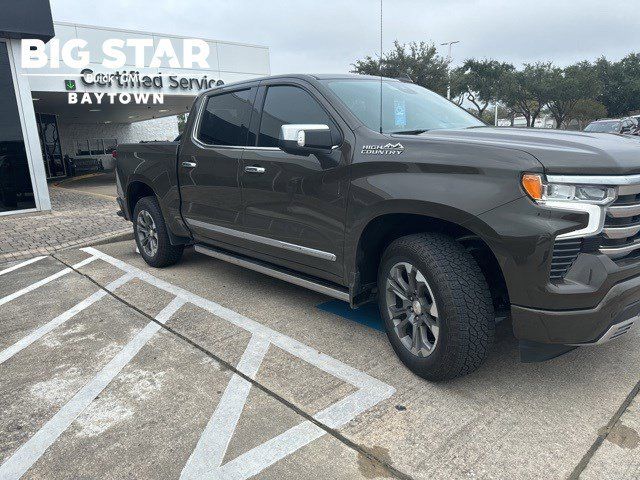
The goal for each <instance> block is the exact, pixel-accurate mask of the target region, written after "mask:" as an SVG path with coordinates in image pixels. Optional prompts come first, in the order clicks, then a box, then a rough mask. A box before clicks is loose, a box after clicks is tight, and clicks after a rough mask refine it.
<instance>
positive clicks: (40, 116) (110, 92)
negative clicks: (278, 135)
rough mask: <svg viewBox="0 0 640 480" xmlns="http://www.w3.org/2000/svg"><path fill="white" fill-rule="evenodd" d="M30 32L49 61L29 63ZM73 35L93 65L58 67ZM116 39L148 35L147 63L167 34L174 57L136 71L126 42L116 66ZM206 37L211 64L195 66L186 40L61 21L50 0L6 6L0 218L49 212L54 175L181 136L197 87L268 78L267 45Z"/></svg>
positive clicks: (1, 27)
mask: <svg viewBox="0 0 640 480" xmlns="http://www.w3.org/2000/svg"><path fill="white" fill-rule="evenodd" d="M22 39H40V40H43V41H45V42H47V43H46V45H45V49H44V53H45V54H46V58H47V62H46V64H45V65H42V66H38V68H27V66H25V65H23V63H22V53H21V48H22ZM74 39H81V40H84V41H85V42H86V46H85V47H84V48H82V50H83V51H86V52H88V55H89V58H90V63H89V64H88V65H87V66H85V67H84V68H72V67H70V66H68V65H66V64H65V63H64V62H63V61H62V60H60V62H59V66H58V68H55V66H56V65H55V64H56V62H55V60H56V58H57V57H58V56H59V54H60V50H61V48H62V46H64V45H65V44H67V43H68V42H69V41H70V40H74ZM109 39H119V40H122V41H123V43H124V44H125V45H128V44H129V43H128V42H127V41H128V40H130V39H133V40H134V41H136V42H138V41H140V40H142V41H143V42H146V43H145V44H148V45H150V47H149V48H146V49H144V65H151V64H152V61H151V60H152V57H153V55H154V47H156V46H157V45H159V44H161V43H162V44H164V45H166V44H167V40H169V42H170V45H171V46H172V48H173V50H174V51H175V56H174V58H171V56H169V55H163V56H160V58H157V59H156V60H155V64H154V67H153V68H152V67H145V68H136V67H135V64H136V62H135V60H136V58H135V57H136V51H135V49H134V48H133V47H127V46H125V47H123V48H122V49H121V51H122V53H123V54H124V56H125V57H126V59H125V60H124V66H123V67H121V68H117V69H108V68H105V67H104V63H103V60H104V59H105V57H104V53H103V42H104V41H105V40H109ZM203 40H204V41H205V42H206V44H207V45H208V55H207V56H206V63H207V64H208V68H202V67H201V66H200V65H198V64H197V63H195V66H196V68H185V66H188V65H185V64H188V62H183V61H182V60H184V58H183V45H184V42H190V39H187V38H186V37H177V36H172V35H167V34H160V33H149V32H141V31H131V30H121V29H112V28H105V27H98V26H89V25H76V24H70V23H62V22H53V21H52V18H51V10H50V6H49V1H48V0H22V1H21V2H12V5H11V6H9V7H8V8H5V11H4V12H3V15H2V16H0V92H2V94H1V95H0V215H6V214H10V213H16V212H20V213H22V212H29V211H37V210H50V209H51V203H50V200H49V190H48V185H47V181H49V180H51V179H58V178H62V177H66V176H68V175H71V174H73V173H77V171H78V169H79V168H88V167H91V166H96V165H99V166H100V168H105V169H109V168H111V167H112V166H113V159H112V156H111V152H112V151H113V150H114V149H115V148H116V147H117V145H118V144H119V143H129V142H139V141H154V140H173V139H174V138H175V137H176V136H177V134H178V121H177V119H176V115H179V114H184V113H187V112H188V111H189V109H190V107H191V103H192V101H193V99H194V98H195V96H196V95H197V94H198V93H199V92H201V91H202V90H205V89H207V88H211V87H212V86H215V85H219V84H221V83H230V82H234V81H239V80H244V79H248V78H254V77H257V76H263V75H269V73H270V63H269V49H268V48H267V47H263V46H258V45H247V44H239V43H232V42H222V41H218V40H210V39H203ZM75 53H76V55H77V52H75ZM138 53H139V52H138ZM42 58H45V57H42ZM108 58H112V57H108ZM201 58H202V57H201ZM139 61H140V58H138V62H139ZM176 61H177V63H176ZM178 64H179V66H178ZM87 94H88V95H87Z"/></svg>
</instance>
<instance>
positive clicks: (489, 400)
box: [0, 242, 640, 479]
mask: <svg viewBox="0 0 640 480" xmlns="http://www.w3.org/2000/svg"><path fill="white" fill-rule="evenodd" d="M91 256H95V257H97V258H96V259H95V260H93V261H90V262H88V260H87V259H89V258H90V257H91ZM56 257H57V259H54V258H51V257H47V258H43V259H41V260H38V261H36V262H33V263H31V264H28V265H25V266H24V267H21V268H17V269H14V270H11V271H9V272H7V273H6V274H2V272H1V271H0V339H2V340H1V343H0V392H1V393H0V411H2V412H3V415H2V416H0V431H2V432H4V433H3V435H2V436H1V438H2V440H0V464H1V466H0V478H19V475H18V474H20V475H22V474H24V478H51V477H56V478H71V477H73V478H78V477H84V478H94V477H101V478H103V477H105V476H106V477H108V478H122V477H130V476H136V477H138V478H159V477H161V478H177V477H180V476H182V477H183V478H249V477H251V476H255V478H425V479H426V478H429V479H434V478H436V479H437V478H545V479H547V478H568V477H572V476H573V477H576V476H577V475H578V474H582V477H583V478H615V479H618V478H638V468H640V467H639V465H640V464H639V463H638V458H640V455H639V454H638V452H640V450H639V448H640V447H639V446H638V433H637V432H638V431H639V430H638V429H640V420H639V419H640V416H639V414H638V404H637V399H636V398H635V394H636V393H637V387H638V381H639V380H640V374H639V373H638V372H640V368H639V367H640V352H639V349H638V340H639V338H638V337H639V334H638V333H637V332H636V333H633V334H631V335H629V336H627V337H623V338H621V339H620V340H619V341H617V342H612V343H609V344H607V345H604V346H601V347H597V348H589V349H578V350H575V351H573V352H571V353H569V354H567V355H565V356H563V357H560V358H558V359H555V360H552V361H549V362H546V363H542V364H522V363H519V360H518V352H517V345H516V342H515V340H514V339H513V337H512V336H511V334H510V332H509V328H508V327H509V326H508V325H501V328H500V329H499V339H498V343H497V345H496V347H495V349H494V351H493V353H492V354H491V356H490V358H489V360H488V362H487V364H486V365H484V366H483V367H482V368H481V369H480V370H479V371H477V372H475V373H474V374H472V375H470V376H468V377H464V378H461V379H458V380H455V381H453V382H448V383H440V384H431V383H428V382H425V381H424V380H422V379H419V378H418V377H416V376H414V375H412V374H411V373H410V372H409V371H407V370H406V368H405V367H404V366H403V365H402V364H401V363H400V362H399V361H398V360H397V358H396V357H395V355H394V354H393V352H392V350H391V348H390V347H389V345H388V343H387V341H386V337H385V336H384V334H382V333H381V332H378V331H376V330H374V329H372V328H368V327H367V326H365V325H362V324H360V323H355V322H353V321H350V320H347V319H345V318H342V317H339V316H336V315H333V314H331V313H328V312H325V311H322V310H320V309H318V308H317V305H319V304H322V303H323V302H325V301H326V300H327V298H326V297H324V296H322V295H320V294H316V293H314V292H309V291H306V290H303V289H300V288H298V287H295V286H292V285H289V284H286V283H283V282H281V281H278V280H274V279H271V278H269V277H265V276H263V275H259V274H256V273H254V272H251V271H247V270H243V269H241V268H239V267H235V266H232V265H228V264H225V263H222V262H219V261H215V260H212V259H209V258H206V257H202V256H200V255H197V254H195V253H193V252H187V253H186V254H185V257H184V259H183V261H182V262H181V263H179V264H178V265H175V266H173V267H171V268H167V269H163V270H156V269H152V268H150V267H148V266H146V264H145V263H144V262H143V261H142V259H141V258H140V257H139V256H138V255H137V254H136V253H135V251H134V244H133V242H122V243H116V244H110V245H103V246H100V247H96V248H95V250H92V249H89V250H86V249H85V250H78V249H76V250H67V251H64V252H59V253H57V254H56ZM83 263H84V264H83ZM74 266H75V268H73V269H72V271H69V272H68V273H66V274H64V275H62V276H59V277H56V278H54V279H52V280H50V281H48V282H46V283H44V284H41V285H40V286H38V287H37V288H33V289H31V290H29V288H30V286H32V285H34V284H35V283H38V282H40V283H41V282H42V281H43V279H48V278H51V277H55V275H57V274H59V272H60V271H62V270H64V269H66V268H69V267H74ZM5 268H6V267H5ZM105 288H107V289H108V290H112V293H110V294H107V293H106V291H105V290H104V289H105ZM20 292H24V293H21V294H20V295H18V296H16V293H20ZM98 292H103V293H102V294H98ZM93 295H101V296H100V298H98V299H95V298H94V297H92V296H93ZM5 298H9V300H8V301H5V302H4V303H3V300H2V299H5ZM89 298H94V300H93V302H92V303H90V304H89V305H87V303H89V302H87V299H89ZM82 302H84V304H82ZM176 302H177V303H176ZM79 304H82V305H81V307H82V306H84V307H85V308H81V307H77V306H78V305H79ZM74 307H75V308H76V310H77V312H76V313H75V314H74V315H72V316H70V317H69V318H67V317H68V316H69V313H68V312H69V311H70V310H71V311H72V313H73V311H74V310H73V309H74ZM167 309H168V310H167ZM65 315H66V316H65ZM56 319H57V320H56ZM52 322H53V323H52ZM47 325H49V327H47ZM38 332H39V333H38ZM40 334H42V335H40ZM25 338H27V341H25ZM21 342H22V343H21ZM16 345H18V347H22V348H20V349H17V347H16ZM11 349H13V350H11ZM6 352H8V353H6ZM3 354H4V357H3ZM9 354H11V355H10V356H8V355H9ZM627 407H628V408H627ZM45 440H46V441H45ZM11 475H12V476H11ZM216 476H217V477H216Z"/></svg>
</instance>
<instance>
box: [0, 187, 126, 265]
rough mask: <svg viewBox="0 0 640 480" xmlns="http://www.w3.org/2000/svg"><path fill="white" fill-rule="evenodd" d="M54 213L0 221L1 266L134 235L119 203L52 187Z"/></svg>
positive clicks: (101, 197)
mask: <svg viewBox="0 0 640 480" xmlns="http://www.w3.org/2000/svg"><path fill="white" fill-rule="evenodd" d="M49 194H50V196H51V205H52V210H51V212H50V213H48V212H47V213H40V214H30V215H7V216H1V217H0V263H4V262H9V261H12V260H19V259H25V258H29V257H34V256H37V255H45V254H48V253H51V252H54V251H56V250H61V249H64V248H68V247H74V246H78V245H82V244H87V243H91V242H95V241H100V240H103V239H108V238H109V237H112V236H115V235H118V234H126V233H130V232H131V231H132V227H131V223H129V222H127V221H125V220H124V219H122V218H120V217H118V216H117V215H116V212H117V210H118V206H117V204H116V200H115V198H114V199H109V198H108V197H105V196H96V195H89V194H85V193H80V192H76V191H73V190H67V189H62V188H56V187H49Z"/></svg>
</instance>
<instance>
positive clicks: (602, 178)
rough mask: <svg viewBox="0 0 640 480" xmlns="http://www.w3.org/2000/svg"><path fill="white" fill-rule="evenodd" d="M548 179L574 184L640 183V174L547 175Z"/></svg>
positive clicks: (617, 184) (554, 181)
mask: <svg viewBox="0 0 640 480" xmlns="http://www.w3.org/2000/svg"><path fill="white" fill-rule="evenodd" d="M547 180H548V181H550V182H552V183H571V184H572V185H616V186H621V185H640V175H547Z"/></svg>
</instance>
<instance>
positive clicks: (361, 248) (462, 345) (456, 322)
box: [116, 75, 640, 380]
mask: <svg viewBox="0 0 640 480" xmlns="http://www.w3.org/2000/svg"><path fill="white" fill-rule="evenodd" d="M185 128H186V129H185V131H184V133H183V135H182V136H181V137H180V139H179V141H175V142H151V143H138V144H128V145H120V146H119V147H118V155H117V162H116V184H117V189H118V203H119V205H120V209H121V215H122V216H124V217H125V218H127V219H129V220H131V221H133V227H134V234H135V239H136V242H137V244H138V248H139V250H140V253H141V255H142V257H143V258H144V260H145V261H146V262H147V263H148V264H149V265H151V266H154V267H165V266H168V265H171V264H173V263H175V262H177V261H178V260H179V259H180V257H181V255H182V252H183V249H184V248H185V246H187V245H193V246H194V248H195V250H196V251H197V252H200V253H203V254H205V255H209V256H211V257H214V258H217V259H221V260H224V261H227V262H231V263H234V264H236V265H240V266H243V267H246V268H250V269H253V270H256V271H258V272H261V273H265V274H267V275H272V276H274V277H277V278H280V279H282V280H286V281H289V282H292V283H294V284H297V285H300V286H303V287H306V288H309V289H312V290H315V291H318V292H322V293H324V294H327V295H331V296H334V297H336V298H339V299H341V300H344V301H347V302H349V303H350V304H351V306H352V307H357V306H359V305H362V304H364V303H367V302H369V301H375V300H377V302H378V305H379V308H380V313H381V316H382V319H383V321H384V325H385V329H386V332H387V336H388V338H389V341H390V343H391V345H392V347H393V349H394V350H395V352H396V353H397V355H398V356H399V357H400V359H401V360H402V361H403V362H404V364H405V365H407V366H408V367H409V368H410V369H411V370H412V371H413V372H415V373H416V374H418V375H421V376H423V377H424V378H427V379H431V380H441V379H447V378H452V377H455V376H458V375H464V374H467V373H469V372H471V371H473V370H474V369H476V368H477V367H478V366H479V365H480V364H481V363H482V362H483V360H484V359H485V358H486V356H487V352H488V351H489V348H490V346H491V344H492V341H493V338H494V330H495V325H496V322H497V321H499V319H504V318H506V317H510V318H511V320H512V324H513V330H514V334H515V336H516V337H517V338H518V339H520V342H521V343H520V345H521V351H522V355H523V358H524V359H525V360H529V361H532V360H541V359H547V358H551V357H553V356H557V355H559V354H561V353H564V352H566V351H568V350H570V349H572V348H575V347H576V346H580V345H593V344H600V343H603V342H605V341H608V340H611V339H613V338H618V337H620V336H622V335H625V334H626V333H627V332H628V331H630V330H631V328H632V327H634V326H636V325H637V324H639V323H640V322H638V316H639V315H640V223H639V222H638V216H639V215H640V200H639V199H638V195H639V194H640V162H639V161H638V160H639V159H640V144H639V143H636V142H630V141H627V140H628V139H623V138H620V137H619V136H616V135H594V134H590V133H581V132H562V131H557V130H549V129H539V130H538V129H518V128H499V127H488V126H487V125H485V124H484V123H483V122H481V121H480V120H478V119H477V118H475V117H474V116H473V115H471V114H469V113H468V112H466V111H465V110H464V109H462V108H459V107H457V106H455V105H454V104H453V103H451V102H449V101H447V100H445V99H444V98H442V97H440V96H439V95H437V94H435V93H433V92H431V91H429V90H427V89H424V88H422V87H419V86H417V85H412V84H407V83H402V82H399V81H397V80H390V79H382V80H381V79H380V78H379V77H367V76H359V75H288V76H275V77H268V78H263V79H256V80H251V81H246V82H239V83H236V84H228V85H224V86H220V87H216V88H214V89H212V90H208V91H206V92H204V93H202V94H201V95H199V96H198V98H197V99H196V101H195V103H194V105H193V107H192V110H191V114H190V115H189V118H188V120H187V124H186V127H185ZM309 328H310V329H312V328H314V325H312V324H310V325H309ZM585 374H588V372H585Z"/></svg>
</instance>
